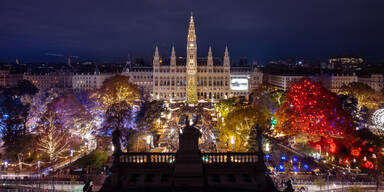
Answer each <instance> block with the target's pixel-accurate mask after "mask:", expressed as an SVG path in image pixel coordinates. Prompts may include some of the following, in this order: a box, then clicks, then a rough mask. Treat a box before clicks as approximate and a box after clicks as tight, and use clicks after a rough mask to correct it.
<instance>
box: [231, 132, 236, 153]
mask: <svg viewBox="0 0 384 192" xmlns="http://www.w3.org/2000/svg"><path fill="white" fill-rule="evenodd" d="M231 144H232V145H233V147H232V151H236V140H235V138H234V137H233V136H231Z"/></svg>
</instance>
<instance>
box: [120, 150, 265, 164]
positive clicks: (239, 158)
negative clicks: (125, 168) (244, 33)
mask: <svg viewBox="0 0 384 192" xmlns="http://www.w3.org/2000/svg"><path fill="white" fill-rule="evenodd" d="M258 158H259V157H258V153H232V152H229V153H201V159H202V162H203V163H204V164H224V163H229V164H252V163H257V162H258ZM175 161H176V153H131V152H130V153H122V154H121V155H120V162H121V163H123V164H136V163H138V164H142V163H145V164H170V163H174V162H175Z"/></svg>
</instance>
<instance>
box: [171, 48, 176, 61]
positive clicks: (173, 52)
mask: <svg viewBox="0 0 384 192" xmlns="http://www.w3.org/2000/svg"><path fill="white" fill-rule="evenodd" d="M171 66H176V53H175V46H174V45H172V53H171Z"/></svg>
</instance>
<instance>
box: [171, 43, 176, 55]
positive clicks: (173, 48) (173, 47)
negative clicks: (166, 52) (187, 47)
mask: <svg viewBox="0 0 384 192" xmlns="http://www.w3.org/2000/svg"><path fill="white" fill-rule="evenodd" d="M171 57H176V53H175V46H174V45H172V53H171Z"/></svg>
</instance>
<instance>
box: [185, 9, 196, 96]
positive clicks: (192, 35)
mask: <svg viewBox="0 0 384 192" xmlns="http://www.w3.org/2000/svg"><path fill="white" fill-rule="evenodd" d="M186 62H187V63H186V66H187V102H188V103H190V104H194V103H197V77H196V76H197V75H196V74H197V44H196V32H195V23H194V21H193V15H191V19H190V21H189V29H188V40H187V59H186Z"/></svg>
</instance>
